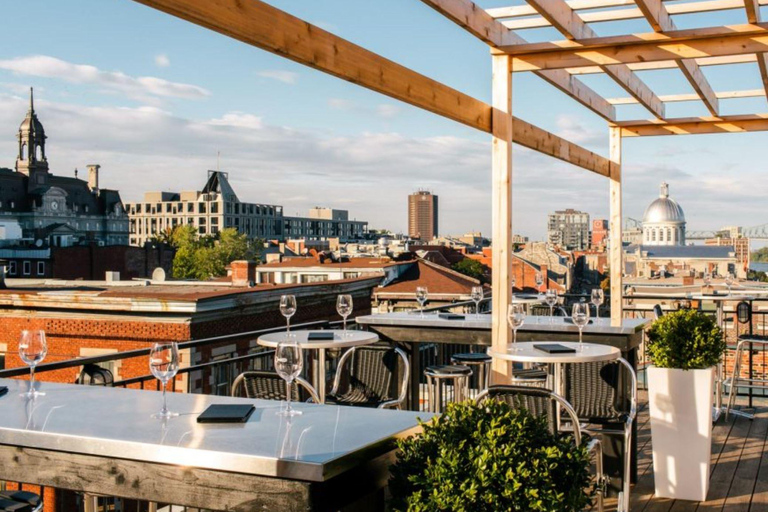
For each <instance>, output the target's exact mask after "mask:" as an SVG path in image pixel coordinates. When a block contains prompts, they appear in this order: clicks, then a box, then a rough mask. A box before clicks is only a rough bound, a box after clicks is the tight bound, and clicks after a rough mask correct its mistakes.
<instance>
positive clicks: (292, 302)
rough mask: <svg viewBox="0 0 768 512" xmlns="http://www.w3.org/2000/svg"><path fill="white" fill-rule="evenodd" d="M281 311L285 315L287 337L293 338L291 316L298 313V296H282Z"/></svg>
mask: <svg viewBox="0 0 768 512" xmlns="http://www.w3.org/2000/svg"><path fill="white" fill-rule="evenodd" d="M280 313H281V314H282V315H283V316H284V317H285V322H286V335H285V336H286V338H291V337H292V336H293V335H292V334H291V317H292V316H293V315H294V314H296V296H294V295H283V296H282V297H280Z"/></svg>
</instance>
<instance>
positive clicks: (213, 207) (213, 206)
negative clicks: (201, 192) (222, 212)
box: [211, 203, 219, 213]
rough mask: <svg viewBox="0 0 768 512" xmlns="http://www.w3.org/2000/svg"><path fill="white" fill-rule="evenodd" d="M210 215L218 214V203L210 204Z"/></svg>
mask: <svg viewBox="0 0 768 512" xmlns="http://www.w3.org/2000/svg"><path fill="white" fill-rule="evenodd" d="M211 213H219V203H211Z"/></svg>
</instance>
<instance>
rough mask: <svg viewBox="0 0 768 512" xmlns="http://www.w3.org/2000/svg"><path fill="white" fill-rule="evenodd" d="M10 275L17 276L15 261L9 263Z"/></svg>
mask: <svg viewBox="0 0 768 512" xmlns="http://www.w3.org/2000/svg"><path fill="white" fill-rule="evenodd" d="M8 274H9V275H12V276H15V275H16V262H15V261H9V262H8Z"/></svg>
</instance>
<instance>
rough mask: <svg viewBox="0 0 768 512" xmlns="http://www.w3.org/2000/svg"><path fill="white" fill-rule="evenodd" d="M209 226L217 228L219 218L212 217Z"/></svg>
mask: <svg viewBox="0 0 768 512" xmlns="http://www.w3.org/2000/svg"><path fill="white" fill-rule="evenodd" d="M211 224H213V225H214V226H218V225H219V218H218V217H212V218H211Z"/></svg>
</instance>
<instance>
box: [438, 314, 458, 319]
mask: <svg viewBox="0 0 768 512" xmlns="http://www.w3.org/2000/svg"><path fill="white" fill-rule="evenodd" d="M437 316H438V317H440V318H442V319H443V320H464V315H457V314H456V313H440V314H439V315H437Z"/></svg>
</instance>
